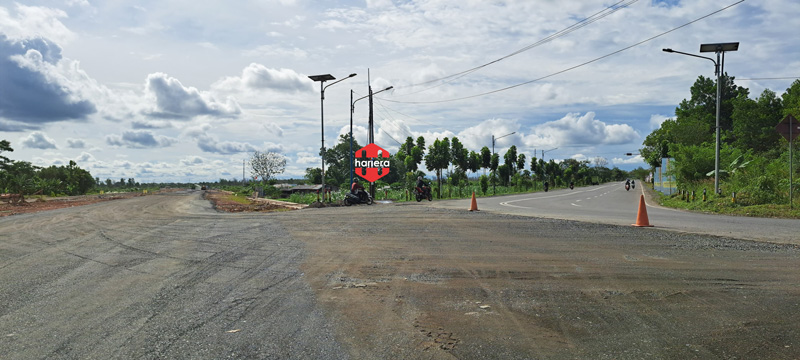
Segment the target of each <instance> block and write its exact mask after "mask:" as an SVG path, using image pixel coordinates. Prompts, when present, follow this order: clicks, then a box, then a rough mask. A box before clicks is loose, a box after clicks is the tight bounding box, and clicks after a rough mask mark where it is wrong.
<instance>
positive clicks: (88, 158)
mask: <svg viewBox="0 0 800 360" xmlns="http://www.w3.org/2000/svg"><path fill="white" fill-rule="evenodd" d="M75 160H76V161H77V162H79V163H90V162H94V161H95V158H94V156H92V154H89V153H87V152H85V151H83V152H81V154H80V156H78V157H77V158H75Z"/></svg>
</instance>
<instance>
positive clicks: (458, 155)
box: [450, 136, 469, 171]
mask: <svg viewBox="0 0 800 360" xmlns="http://www.w3.org/2000/svg"><path fill="white" fill-rule="evenodd" d="M468 156H469V152H468V151H467V149H465V148H464V145H462V144H461V141H459V140H458V138H457V137H455V136H453V139H452V141H451V142H450V161H451V162H452V164H453V165H454V166H457V167H458V168H459V169H461V170H462V171H466V170H467V158H468Z"/></svg>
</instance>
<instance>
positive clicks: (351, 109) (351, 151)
mask: <svg viewBox="0 0 800 360" xmlns="http://www.w3.org/2000/svg"><path fill="white" fill-rule="evenodd" d="M392 88H394V86H389V87H387V88H385V89H383V90H381V91H378V92H376V93H373V94H371V95H375V94H378V93H381V92H384V91H386V90H391V89H392ZM369 96H370V95H365V96H362V97H360V98H358V99H355V100H353V89H350V185H351V186H352V185H353V174H354V173H355V170H354V168H353V161H354V159H353V158H354V156H353V113H354V112H355V111H356V101H358V100H361V99H365V98H368V97H369Z"/></svg>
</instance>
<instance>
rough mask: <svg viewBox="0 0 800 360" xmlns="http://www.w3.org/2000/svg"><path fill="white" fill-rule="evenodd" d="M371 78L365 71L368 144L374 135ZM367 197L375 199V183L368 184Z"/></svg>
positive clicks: (371, 142) (372, 141) (373, 138)
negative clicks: (367, 92)
mask: <svg viewBox="0 0 800 360" xmlns="http://www.w3.org/2000/svg"><path fill="white" fill-rule="evenodd" d="M371 81H372V80H371V78H370V75H369V69H367V89H369V143H370V144H373V143H375V134H374V130H373V122H372V83H371ZM369 195H370V196H372V198H373V199H374V198H375V183H374V182H371V183H369Z"/></svg>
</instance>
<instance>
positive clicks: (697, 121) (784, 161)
mask: <svg viewBox="0 0 800 360" xmlns="http://www.w3.org/2000/svg"><path fill="white" fill-rule="evenodd" d="M734 80H735V78H734V77H732V76H728V75H727V74H725V75H724V76H723V77H722V82H721V83H722V85H721V86H722V91H721V94H722V96H721V106H720V144H721V145H720V179H719V180H720V189H721V191H723V192H726V193H732V192H737V193H738V194H739V195H738V198H739V201H740V202H741V203H743V204H752V205H756V204H774V203H782V202H788V193H789V183H788V182H789V171H790V169H789V145H790V143H789V142H788V141H787V140H786V139H784V138H783V137H782V136H781V135H780V134H779V133H778V132H777V131H776V128H775V127H776V125H777V124H778V123H779V122H780V121H781V120H782V119H783V118H784V117H785V116H786V115H790V114H791V115H793V116H794V117H795V118H797V117H800V116H799V115H800V80H795V81H794V82H793V83H792V84H791V86H790V87H789V88H787V89H786V91H785V92H784V93H783V94H782V95H781V96H778V95H777V94H776V93H775V92H774V91H772V90H770V89H765V90H764V91H762V92H761V94H760V95H758V96H757V97H755V98H751V97H750V91H749V89H747V88H745V87H742V86H738V85H736V84H735V82H734ZM689 92H690V97H689V99H684V100H683V101H681V102H680V104H679V105H678V106H677V107H676V109H675V117H674V118H671V119H668V120H666V121H664V122H663V123H662V124H661V127H660V128H658V129H656V130H654V131H653V132H652V133H650V134H649V135H648V136H647V137H646V138H645V140H644V142H643V146H644V147H643V148H642V149H640V153H641V155H642V156H643V157H644V158H645V160H646V161H647V163H648V164H649V165H650V166H651V167H653V168H656V167H659V166H661V158H663V157H670V158H673V159H674V161H673V162H672V164H673V165H674V167H673V168H671V169H666V170H667V171H668V173H669V174H672V175H674V176H675V178H676V181H677V182H678V186H679V188H684V189H687V190H688V189H691V190H694V189H698V190H699V189H701V188H708V187H709V183H711V184H713V180H714V179H713V176H714V166H715V165H714V162H715V147H716V140H715V139H716V136H715V128H716V81H714V80H713V79H711V78H706V77H703V76H700V77H699V78H698V79H697V81H695V83H694V84H693V85H692V86H691V88H690V89H689ZM794 157H795V158H794V163H795V164H796V163H797V162H798V159H799V157H798V154H797V151H794ZM662 170H664V169H662ZM792 171H794V178H795V179H797V172H796V170H794V169H793V170H792ZM710 188H712V189H713V186H710Z"/></svg>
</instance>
